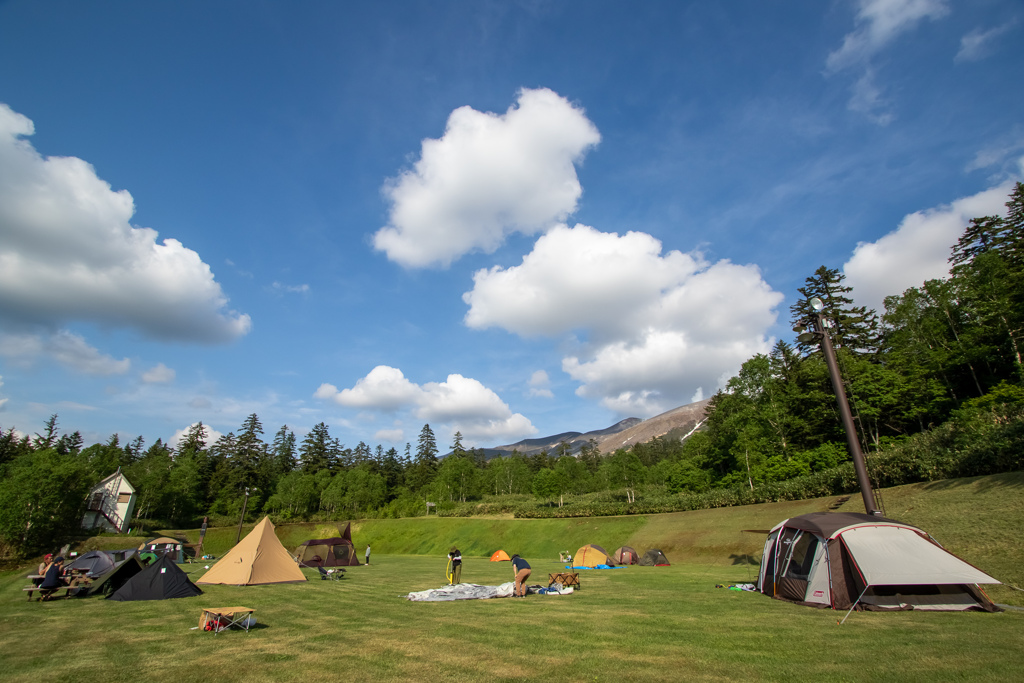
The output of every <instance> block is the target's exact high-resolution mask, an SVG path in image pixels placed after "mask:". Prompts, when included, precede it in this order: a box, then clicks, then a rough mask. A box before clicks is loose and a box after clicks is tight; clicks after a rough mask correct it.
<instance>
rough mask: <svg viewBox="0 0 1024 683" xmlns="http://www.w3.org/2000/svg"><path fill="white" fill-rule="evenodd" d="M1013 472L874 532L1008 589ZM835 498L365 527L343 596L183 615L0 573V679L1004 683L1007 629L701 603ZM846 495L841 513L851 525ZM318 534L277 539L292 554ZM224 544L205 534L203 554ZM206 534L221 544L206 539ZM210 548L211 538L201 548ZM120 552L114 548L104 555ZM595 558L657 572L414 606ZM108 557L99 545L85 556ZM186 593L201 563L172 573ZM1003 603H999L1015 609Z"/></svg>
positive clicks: (901, 495) (1016, 486) (259, 594)
mask: <svg viewBox="0 0 1024 683" xmlns="http://www.w3.org/2000/svg"><path fill="white" fill-rule="evenodd" d="M1022 485H1024V475H1022V474H1010V475H1000V476H997V477H984V478H978V479H970V480H958V481H955V482H937V483H933V484H922V485H916V486H908V487H901V488H899V489H893V490H890V491H886V492H884V499H885V502H886V506H887V510H888V513H889V515H890V516H893V517H896V518H898V519H902V520H904V521H907V522H910V523H914V524H918V525H920V526H922V527H923V528H925V529H926V530H927V531H929V532H930V533H932V535H933V536H935V537H936V538H937V539H938V540H939V541H941V542H943V544H944V545H946V546H947V547H949V548H950V549H952V550H954V551H955V552H957V553H958V554H960V555H961V556H962V557H964V558H965V559H968V560H969V561H971V562H973V563H974V564H976V565H978V566H979V567H980V568H982V569H984V570H985V571H988V572H990V573H992V574H993V575H995V576H996V577H997V578H999V579H1001V580H1004V581H1007V582H1012V583H1014V584H1016V585H1018V586H1019V585H1020V584H1021V582H1022V581H1021V577H1022V570H1021V569H1020V566H1021V563H1022V559H1024V558H1022V550H1021V544H1020V542H1019V540H1018V536H1019V530H1020V528H1021V523H1022V522H1024V507H1022V504H1021V502H1020V501H1021V495H1020V494H1021V491H1022ZM832 500H833V499H822V500H817V501H802V502H799V503H784V504H771V505H758V506H750V507H745V508H730V509H722V510H710V511H698V512H692V513H677V514H669V515H652V516H647V517H636V518H626V517H620V518H607V519H605V518H594V519H574V520H504V519H423V520H373V521H365V522H361V523H359V524H358V525H356V524H354V525H353V535H354V540H355V542H356V544H357V547H360V548H362V547H363V544H365V543H367V542H369V543H371V544H372V545H373V548H374V553H373V559H372V564H371V565H370V566H363V567H353V568H350V569H349V571H348V576H347V578H346V579H344V580H343V581H339V582H327V581H320V580H318V579H316V578H315V574H314V573H313V572H312V571H308V570H307V576H309V577H310V578H311V580H310V581H309V582H308V583H305V584H295V585H282V586H262V587H227V586H208V587H205V588H204V590H206V594H205V595H203V596H200V597H196V598H186V599H179V600H168V601H162V602H135V603H117V602H112V601H106V600H101V599H97V598H86V599H81V600H60V601H54V602H47V603H38V602H31V603H30V602H27V601H26V600H25V597H24V595H23V594H22V593H21V591H20V590H19V589H20V588H21V586H23V585H24V584H25V583H26V582H25V579H24V573H25V571H26V570H24V569H23V570H21V571H18V572H14V571H10V572H5V573H3V574H0V652H2V653H3V656H2V661H3V667H2V669H0V678H2V679H3V680H5V681H7V680H10V681H29V680H32V681H37V680H58V681H63V680H69V681H70V680H76V681H77V680H82V679H83V678H89V677H92V676H97V677H101V678H102V679H103V680H109V681H127V680H138V679H145V680H159V681H163V680H168V681H193V680H195V681H198V680H204V681H236V680H237V681H264V680H267V681H269V680H275V681H276V680H283V681H310V680H332V679H334V678H340V679H343V680H345V679H349V678H352V679H363V678H366V679H370V680H431V679H433V680H440V679H442V678H451V679H456V680H564V681H583V680H586V681H595V680H596V681H608V680H785V681H812V680H813V681H820V680H828V681H833V680H835V681H847V680H849V681H859V680H928V681H935V680H941V681H946V680H986V681H989V680H1007V681H1009V680H1020V678H1021V673H1020V672H1021V671H1022V670H1024V647H1022V645H1024V643H1022V633H1024V612H1021V611H1017V610H1008V611H1006V612H1003V613H1000V614H985V613H923V612H921V613H918V612H903V613H860V612H858V613H854V614H852V615H851V616H850V618H849V620H848V621H847V622H846V623H845V624H844V625H842V626H839V625H837V621H838V620H839V619H840V618H841V617H842V616H843V615H842V614H841V613H836V612H832V611H830V610H817V609H812V608H807V607H799V606H795V605H790V604H787V603H783V602H781V601H777V600H771V599H769V598H767V597H765V596H762V595H759V594H756V593H740V592H736V591H731V590H727V589H724V588H716V587H715V585H716V584H730V583H736V582H745V581H748V580H752V579H753V576H754V573H755V571H756V570H755V568H754V567H752V566H751V565H750V564H749V561H750V559H751V558H752V557H756V556H758V555H759V554H760V547H761V543H762V542H763V537H762V536H761V535H759V534H751V533H745V532H743V531H742V529H765V528H768V527H770V526H772V525H773V524H775V523H777V522H778V521H781V519H783V518H785V517H787V516H790V515H793V514H800V513H801V512H807V511H810V510H818V509H824V508H825V507H827V506H828V505H829V503H831V502H832ZM858 504H859V498H856V499H851V500H850V501H849V502H848V503H846V505H845V506H844V509H855V508H856V506H857V505H858ZM318 528H319V531H324V530H328V531H330V530H332V529H333V530H334V531H336V529H334V527H333V526H332V525H327V526H326V527H325V526H324V525H312V527H311V526H306V527H298V526H295V527H293V526H282V527H281V528H280V529H279V531H280V532H281V534H280V535H281V537H282V539H283V540H284V541H285V544H286V545H287V546H289V547H292V546H294V545H296V544H297V542H298V541H295V542H294V543H293V542H292V541H293V540H295V538H296V537H297V536H301V538H298V540H299V541H301V540H303V539H304V538H308V537H309V535H330V533H327V534H310V532H311V531H316V530H317V529H318ZM234 535H235V530H211V532H210V534H209V535H208V548H212V547H214V545H215V544H216V543H222V544H223V545H222V546H221V552H223V550H225V549H227V547H230V544H231V542H232V541H233V540H234ZM221 537H223V539H221ZM215 539H221V540H215ZM114 540H115V541H120V542H121V544H122V546H123V545H124V539H123V538H122V539H114ZM586 541H592V542H595V543H598V544H601V545H604V546H605V547H606V548H608V549H609V550H612V549H613V548H614V547H617V546H619V545H622V544H624V543H625V544H629V545H633V546H634V547H636V548H638V549H640V550H643V549H645V548H648V547H661V548H662V550H664V551H665V553H666V554H667V555H668V557H669V559H670V560H672V562H673V566H672V567H629V568H626V569H615V570H606V571H589V572H581V582H582V590H580V591H579V592H577V593H575V594H573V595H569V596H552V597H548V596H530V597H529V598H528V599H526V600H508V599H499V600H486V601H465V602H455V603H412V602H409V601H407V600H405V599H404V596H405V595H406V594H407V593H409V592H410V591H415V590H422V589H426V588H434V587H438V586H440V585H442V584H443V583H444V582H445V579H444V570H445V564H446V563H445V557H444V555H445V552H446V551H447V548H448V546H449V545H451V544H452V543H457V544H459V546H460V548H461V549H462V550H463V553H464V556H465V557H466V558H467V559H466V564H465V567H464V569H463V575H462V578H463V581H466V582H473V583H482V584H489V585H495V584H498V583H502V582H505V581H509V580H510V579H511V568H510V566H509V565H508V563H491V562H488V561H486V560H485V559H484V555H487V554H489V553H490V552H492V551H493V550H494V549H496V548H497V547H503V548H505V549H506V550H508V551H509V552H515V551H519V552H520V553H522V554H523V555H524V556H525V557H527V558H528V559H529V560H530V561H531V563H532V564H533V566H534V578H535V579H537V580H538V581H537V582H542V581H543V582H544V583H546V578H547V574H548V573H549V572H554V571H558V570H559V569H560V565H559V564H558V563H557V561H556V559H555V558H557V551H558V550H564V549H566V548H568V549H571V550H573V551H575V550H576V547H578V546H579V545H581V544H582V543H583V542H586ZM102 542H103V543H106V542H107V541H106V540H103V541H102ZM183 568H184V569H186V570H187V571H189V572H191V573H192V576H193V578H198V576H200V575H201V574H202V573H203V571H204V570H203V569H202V567H201V566H200V565H183ZM1020 595H1022V594H1021V593H1019V592H1017V591H1013V590H1012V589H1010V588H1001V589H998V590H997V591H994V592H992V597H993V598H994V599H995V600H996V601H997V602H1004V603H1009V604H1018V605H1019V604H1022V602H1021V600H1020V599H1019V598H1018V597H1017V596H1020ZM226 605H245V606H248V607H253V608H255V609H256V610H257V612H256V614H257V617H258V620H259V623H260V626H259V627H258V628H257V629H255V630H253V631H252V632H250V633H248V634H245V633H242V632H234V631H232V632H227V633H221V634H216V635H215V634H212V633H207V632H202V631H199V630H192V627H194V626H196V625H197V624H198V620H199V615H200V611H201V609H202V608H203V607H217V606H226Z"/></svg>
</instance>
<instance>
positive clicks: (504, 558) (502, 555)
mask: <svg viewBox="0 0 1024 683" xmlns="http://www.w3.org/2000/svg"><path fill="white" fill-rule="evenodd" d="M511 561H512V558H511V557H509V556H508V553H506V552H505V551H504V550H499V551H498V552H496V553H494V554H493V555H491V562H511Z"/></svg>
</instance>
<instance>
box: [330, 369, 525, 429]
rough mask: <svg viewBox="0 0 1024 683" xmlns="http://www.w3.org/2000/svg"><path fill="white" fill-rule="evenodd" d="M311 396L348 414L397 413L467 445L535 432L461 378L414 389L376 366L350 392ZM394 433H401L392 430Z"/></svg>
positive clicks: (490, 395) (475, 383) (456, 376)
mask: <svg viewBox="0 0 1024 683" xmlns="http://www.w3.org/2000/svg"><path fill="white" fill-rule="evenodd" d="M314 396H315V397H316V398H319V399H322V400H327V401H333V402H334V403H337V404H339V405H342V406H345V407H348V408H359V409H362V410H366V411H379V412H387V413H395V412H400V411H401V412H405V413H408V414H409V415H410V416H411V417H415V418H416V419H417V420H423V421H425V422H427V423H431V422H434V423H440V424H441V425H445V426H446V428H447V429H448V431H450V432H451V433H454V432H455V431H460V432H462V435H463V437H465V439H466V443H467V445H471V444H478V443H484V442H488V441H493V440H494V439H519V438H523V437H525V436H529V435H531V434H535V433H536V432H537V430H536V428H535V427H534V426H533V424H531V423H530V421H529V420H528V419H527V418H526V417H524V416H523V415H521V414H519V413H513V412H512V410H511V409H510V408H509V407H508V404H506V403H505V402H504V401H502V400H501V398H500V397H499V396H498V395H497V394H496V393H494V391H493V390H491V389H488V388H487V387H485V386H484V385H483V384H482V383H480V382H479V381H478V380H475V379H473V378H471V377H463V376H462V375H459V374H451V375H448V378H447V379H446V380H445V381H444V382H428V383H426V384H423V385H418V384H416V383H414V382H411V381H409V380H408V379H406V377H405V375H404V374H403V373H402V371H401V370H399V369H398V368H392V367H388V366H386V365H379V366H377V367H375V368H374V369H373V370H371V371H370V372H369V374H367V375H366V377H363V378H361V379H360V380H358V381H357V382H356V384H355V386H353V387H352V388H350V389H342V390H340V391H339V390H338V388H337V387H335V386H334V385H332V384H327V383H324V384H321V385H320V387H319V388H318V389H317V390H316V392H315V394H314ZM397 431H400V430H398V429H397V428H395V429H392V430H390V432H397ZM435 432H436V430H435Z"/></svg>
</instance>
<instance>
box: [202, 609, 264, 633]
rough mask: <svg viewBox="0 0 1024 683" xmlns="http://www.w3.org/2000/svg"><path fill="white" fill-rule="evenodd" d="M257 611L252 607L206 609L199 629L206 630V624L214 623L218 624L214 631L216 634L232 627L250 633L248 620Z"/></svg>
mask: <svg viewBox="0 0 1024 683" xmlns="http://www.w3.org/2000/svg"><path fill="white" fill-rule="evenodd" d="M255 611H256V610H254V609H252V608H251V607H206V608H204V609H203V614H202V616H200V617H199V628H201V629H204V630H205V629H206V624H207V623H209V622H211V621H212V622H214V623H216V624H217V627H216V628H214V629H213V632H214V633H218V632H220V631H224V630H226V629H229V628H231V627H232V626H234V627H235V628H240V629H242V630H243V631H245V632H246V633H248V632H249V621H248V620H249V617H250V616H251V615H252V614H253V613H254V612H255Z"/></svg>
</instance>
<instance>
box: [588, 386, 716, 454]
mask: <svg viewBox="0 0 1024 683" xmlns="http://www.w3.org/2000/svg"><path fill="white" fill-rule="evenodd" d="M709 403H711V399H710V398H706V399H704V400H703V401H697V402H696V403H690V404H687V405H685V406H679V407H678V408H673V409H672V410H670V411H668V412H665V413H662V414H661V415H655V416H654V417H651V418H648V419H646V420H642V421H640V422H638V423H635V424H633V425H632V426H630V427H629V428H628V429H623V430H620V431H616V432H612V433H610V434H608V435H607V436H605V437H603V438H600V439H598V441H597V443H598V446H599V447H600V449H601V452H602V453H614V452H615V451H616V450H618V449H620V448H629V447H630V446H632V445H633V444H635V443H646V442H647V441H650V440H651V439H653V438H655V437H658V436H665V435H666V434H668V433H669V432H671V431H675V432H676V433H678V434H679V438H681V439H683V438H686V437H687V436H689V435H690V434H692V433H693V432H695V431H696V430H697V429H698V428H699V427H700V426H701V425H703V424H704V421H705V420H706V419H707V408H708V404H709ZM619 424H622V423H619Z"/></svg>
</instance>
